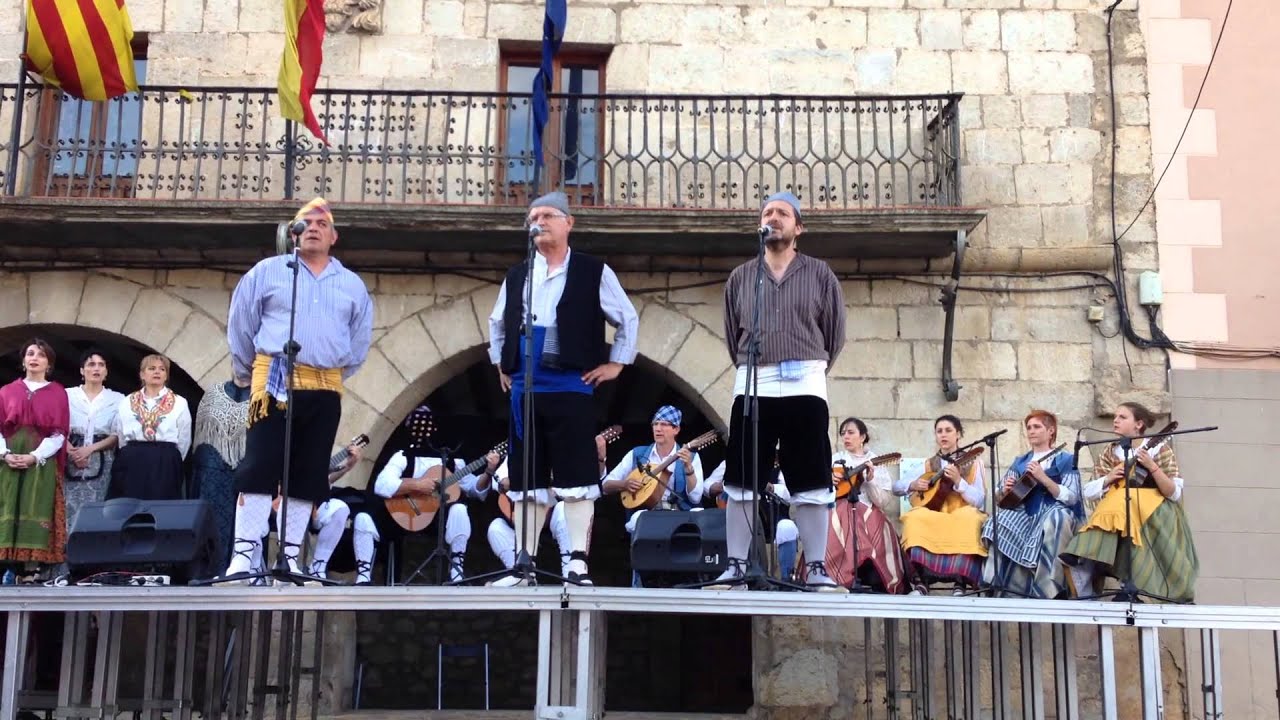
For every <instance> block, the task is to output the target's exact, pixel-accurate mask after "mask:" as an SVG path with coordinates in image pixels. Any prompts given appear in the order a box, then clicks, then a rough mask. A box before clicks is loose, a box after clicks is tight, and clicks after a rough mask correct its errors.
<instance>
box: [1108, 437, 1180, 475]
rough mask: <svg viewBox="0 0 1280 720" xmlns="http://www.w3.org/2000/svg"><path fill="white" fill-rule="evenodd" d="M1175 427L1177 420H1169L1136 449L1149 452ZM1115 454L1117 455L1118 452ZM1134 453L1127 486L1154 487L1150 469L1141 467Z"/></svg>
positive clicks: (1122, 459)
mask: <svg viewBox="0 0 1280 720" xmlns="http://www.w3.org/2000/svg"><path fill="white" fill-rule="evenodd" d="M1177 429H1178V423H1177V421H1171V422H1170V423H1169V424H1168V425H1165V426H1164V427H1162V428H1160V432H1158V433H1156V434H1155V435H1152V436H1151V437H1149V438H1147V439H1146V440H1144V441H1143V442H1142V444H1141V445H1139V446H1138V449H1139V450H1146V451H1147V452H1148V453H1149V452H1151V451H1152V450H1154V449H1155V448H1156V446H1157V445H1160V444H1161V443H1163V442H1164V441H1165V440H1166V439H1168V437H1169V433H1171V432H1173V431H1174V430H1177ZM1116 454H1117V455H1119V453H1118V452H1117V453H1116ZM1134 455H1135V460H1134V461H1133V470H1131V471H1130V472H1129V487H1131V488H1144V487H1155V484H1156V483H1155V481H1154V480H1152V479H1151V471H1150V470H1148V469H1146V468H1145V467H1143V466H1142V464H1141V463H1139V462H1138V461H1137V460H1136V456H1137V451H1135V452H1134ZM1152 459H1153V460H1154V459H1155V458H1152ZM1123 461H1124V458H1123V457H1121V462H1123Z"/></svg>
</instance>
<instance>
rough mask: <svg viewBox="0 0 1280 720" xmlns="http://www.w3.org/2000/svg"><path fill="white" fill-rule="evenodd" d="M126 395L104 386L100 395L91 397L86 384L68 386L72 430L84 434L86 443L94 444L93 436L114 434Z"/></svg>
mask: <svg viewBox="0 0 1280 720" xmlns="http://www.w3.org/2000/svg"><path fill="white" fill-rule="evenodd" d="M123 399H124V395H121V394H120V393H118V392H116V391H115V390H111V389H110V388H102V391H101V392H99V393H98V396H97V397H95V398H93V399H92V400H90V399H89V396H88V394H86V393H85V391H84V386H83V385H81V386H79V387H73V388H67V404H68V405H70V407H71V432H73V433H80V434H81V435H83V436H84V443H85V445H92V444H93V436H94V435H98V434H103V435H112V434H114V433H115V432H116V426H117V424H118V423H119V417H120V401H121V400H123Z"/></svg>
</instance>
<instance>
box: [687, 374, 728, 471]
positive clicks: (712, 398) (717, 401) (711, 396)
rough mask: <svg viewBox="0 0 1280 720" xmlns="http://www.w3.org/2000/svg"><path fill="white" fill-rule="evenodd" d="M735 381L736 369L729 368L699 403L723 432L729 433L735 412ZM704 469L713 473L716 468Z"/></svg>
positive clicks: (712, 422) (708, 417)
mask: <svg viewBox="0 0 1280 720" xmlns="http://www.w3.org/2000/svg"><path fill="white" fill-rule="evenodd" d="M733 381H734V368H733V367H732V366H728V367H726V369H725V371H724V373H722V374H721V375H720V377H718V378H716V381H715V382H713V383H711V386H710V387H708V388H707V389H706V390H703V391H702V398H701V403H699V407H700V408H701V410H702V412H703V413H705V414H706V416H707V420H708V421H709V422H710V423H711V424H712V425H714V426H715V427H716V428H717V429H719V430H721V431H723V432H728V428H729V414H730V413H731V412H732V411H733ZM695 402H697V400H695ZM721 442H723V436H722V438H721ZM703 469H704V470H705V471H706V472H711V471H712V470H714V469H715V468H703Z"/></svg>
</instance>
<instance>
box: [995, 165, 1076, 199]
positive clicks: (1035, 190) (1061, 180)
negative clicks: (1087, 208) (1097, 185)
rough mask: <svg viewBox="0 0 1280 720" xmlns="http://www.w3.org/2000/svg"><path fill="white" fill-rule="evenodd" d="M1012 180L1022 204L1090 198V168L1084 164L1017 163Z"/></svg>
mask: <svg viewBox="0 0 1280 720" xmlns="http://www.w3.org/2000/svg"><path fill="white" fill-rule="evenodd" d="M1014 180H1015V183H1016V185H1017V193H1018V194H1017V197H1018V202H1020V203H1023V204H1028V205H1032V204H1041V205H1048V204H1055V203H1077V204H1078V203H1085V202H1088V201H1089V200H1090V199H1092V197H1093V168H1092V167H1091V166H1089V165H1085V164H1070V165H1067V164H1040V165H1020V166H1018V167H1016V168H1014Z"/></svg>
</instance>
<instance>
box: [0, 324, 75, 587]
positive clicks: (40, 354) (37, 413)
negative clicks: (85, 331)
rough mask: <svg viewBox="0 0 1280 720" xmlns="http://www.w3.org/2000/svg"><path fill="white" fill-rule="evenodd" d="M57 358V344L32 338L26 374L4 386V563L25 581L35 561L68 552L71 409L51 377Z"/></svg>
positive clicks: (0, 494)
mask: <svg viewBox="0 0 1280 720" xmlns="http://www.w3.org/2000/svg"><path fill="white" fill-rule="evenodd" d="M54 362H56V356H55V355H54V352H53V348H52V347H50V346H49V344H48V343H46V342H45V341H43V340H40V339H38V338H37V339H33V340H31V341H29V342H27V344H26V345H25V346H24V347H23V351H22V369H23V372H24V374H25V377H23V378H22V379H21V380H14V381H13V382H11V383H9V384H8V385H5V386H4V387H3V388H0V458H3V460H0V564H3V565H8V566H9V567H10V569H13V570H14V573H15V575H16V576H17V577H18V578H20V579H21V580H25V581H30V580H33V579H34V574H32V573H31V572H30V571H31V570H33V568H32V567H31V565H32V564H41V565H46V566H48V565H54V564H57V563H60V562H62V560H63V558H64V556H65V552H66V540H67V524H66V517H65V513H66V506H65V504H64V500H63V496H62V493H63V487H62V482H63V478H64V473H65V471H66V462H67V453H66V448H65V447H64V445H65V443H66V437H67V435H68V433H69V432H70V424H71V411H70V409H69V408H68V405H67V390H66V388H64V387H63V386H62V385H60V384H58V383H56V382H52V381H50V380H49V375H50V373H51V372H52V371H53V364H54Z"/></svg>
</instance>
